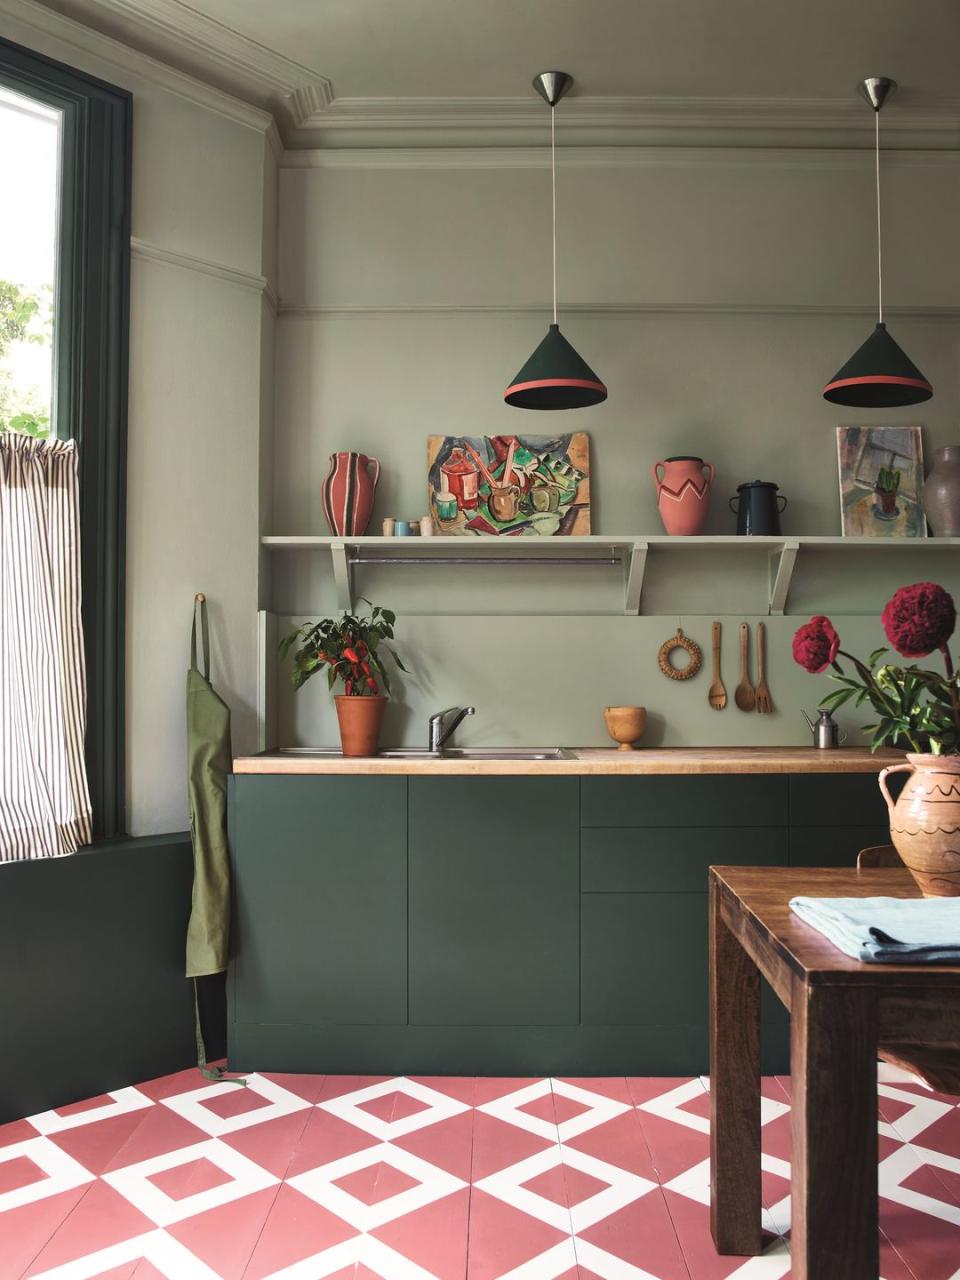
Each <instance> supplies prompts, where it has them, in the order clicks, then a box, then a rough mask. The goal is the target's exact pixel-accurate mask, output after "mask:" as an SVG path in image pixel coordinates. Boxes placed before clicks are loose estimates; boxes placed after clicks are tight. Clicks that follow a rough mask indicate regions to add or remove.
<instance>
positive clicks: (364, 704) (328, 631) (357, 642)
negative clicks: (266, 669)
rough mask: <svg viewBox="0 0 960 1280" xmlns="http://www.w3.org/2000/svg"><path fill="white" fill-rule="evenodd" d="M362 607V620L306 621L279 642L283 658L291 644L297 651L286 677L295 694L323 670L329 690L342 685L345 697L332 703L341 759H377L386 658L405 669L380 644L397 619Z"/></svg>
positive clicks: (387, 689)
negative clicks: (337, 729)
mask: <svg viewBox="0 0 960 1280" xmlns="http://www.w3.org/2000/svg"><path fill="white" fill-rule="evenodd" d="M363 603H364V604H365V605H368V606H369V613H367V614H366V615H365V616H363V617H361V616H358V615H354V614H352V613H344V614H343V615H342V617H339V618H322V619H321V620H320V621H319V622H307V623H304V625H303V626H302V627H298V628H297V630H296V631H291V633H290V634H289V635H288V636H284V638H283V640H281V642H280V657H281V658H285V657H286V656H287V654H288V653H289V651H290V649H291V648H292V647H293V646H294V645H295V644H298V643H299V646H300V647H299V648H298V649H297V651H296V653H295V654H294V657H293V671H292V672H291V676H290V678H291V681H292V682H293V687H294V688H295V689H299V688H301V687H302V686H303V685H305V684H306V682H307V681H308V680H309V679H310V678H311V677H312V676H315V675H316V674H317V672H318V671H322V670H324V669H325V670H326V673H327V686H328V688H330V689H332V688H333V687H334V685H335V684H336V683H337V681H338V680H340V681H342V682H343V693H339V694H337V695H336V697H335V698H334V702H335V703H336V707H337V720H338V722H339V725H340V745H341V748H342V750H343V754H344V755H345V756H372V755H375V754H376V751H377V743H378V741H379V738H380V726H381V725H382V723H383V713H384V710H385V709H386V705H387V697H386V695H387V694H388V693H389V692H390V678H389V676H388V675H387V669H386V667H385V665H384V661H383V659H384V656H385V655H389V657H390V658H391V660H392V661H393V662H395V663H396V664H397V666H398V667H399V668H400V670H401V671H406V669H407V668H406V667H405V666H404V665H403V663H402V662H401V661H400V658H399V657H398V656H397V654H396V653H394V651H393V650H392V649H391V648H390V647H389V646H388V645H386V644H384V641H385V640H392V639H393V624H394V623H395V622H396V614H395V613H393V612H392V611H391V610H390V609H381V607H380V606H379V605H374V604H371V603H370V601H369V600H364V602H363ZM381 690H382V692H381Z"/></svg>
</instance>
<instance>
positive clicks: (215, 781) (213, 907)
mask: <svg viewBox="0 0 960 1280" xmlns="http://www.w3.org/2000/svg"><path fill="white" fill-rule="evenodd" d="M198 601H199V604H200V633H201V638H202V644H203V670H202V671H200V670H198V668H197V602H198ZM232 765H233V759H232V753H231V750H230V708H229V707H228V706H227V704H226V703H225V702H224V701H223V699H222V698H220V697H219V696H218V695H217V694H216V693H215V692H214V690H213V687H212V685H211V684H210V638H209V635H208V633H207V602H206V600H205V599H204V598H203V596H202V595H201V596H198V597H197V600H195V601H194V606H193V630H192V632H191V636H190V670H189V671H188V672H187V790H188V795H189V803H190V834H191V837H192V839H193V907H192V910H191V912H190V924H189V925H188V927H187V977H188V978H201V977H204V976H205V975H207V974H211V973H222V972H223V971H224V970H225V969H226V967H227V952H228V945H229V939H230V859H229V855H228V852H227V775H228V774H229V773H230V770H231V768H232Z"/></svg>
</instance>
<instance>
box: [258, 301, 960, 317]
mask: <svg viewBox="0 0 960 1280" xmlns="http://www.w3.org/2000/svg"><path fill="white" fill-rule="evenodd" d="M876 310H877V306H876V303H875V302H873V303H863V304H862V305H857V304H846V303H844V304H835V303H818V304H813V303H792V302H581V303H567V304H565V305H564V307H563V308H562V311H563V314H564V315H720V316H726V315H729V316H779V315H783V316H873V315H876ZM549 312H550V307H549V304H548V303H547V302H542V303H540V304H539V305H536V304H533V303H478V304H475V305H471V304H469V303H466V304H463V303H417V302H411V303H403V304H400V303H370V304H366V303H359V304H354V305H347V304H344V305H323V306H305V305H299V304H296V303H290V302H284V301H283V300H282V299H281V300H280V304H279V307H278V315H279V316H280V318H281V319H290V320H324V319H340V318H347V319H349V318H350V317H355V316H360V317H362V316H394V315H396V316H404V315H442V316H476V315H518V316H519V315H522V316H526V315H535V316H543V317H548V316H549ZM884 312H885V314H887V315H891V316H903V317H905V318H914V319H921V320H957V319H960V304H958V305H957V306H949V307H946V306H911V305H906V306H890V305H889V304H888V303H885V304H884Z"/></svg>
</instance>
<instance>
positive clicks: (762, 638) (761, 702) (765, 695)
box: [757, 622, 773, 712]
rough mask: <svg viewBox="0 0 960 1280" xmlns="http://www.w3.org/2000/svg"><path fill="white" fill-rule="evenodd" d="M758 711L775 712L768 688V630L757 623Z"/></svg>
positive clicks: (762, 624)
mask: <svg viewBox="0 0 960 1280" xmlns="http://www.w3.org/2000/svg"><path fill="white" fill-rule="evenodd" d="M757 710H758V711H764V712H769V711H772V710H773V699H772V698H771V697H770V690H769V689H768V688H767V628H766V626H765V625H764V623H762V622H758V623H757Z"/></svg>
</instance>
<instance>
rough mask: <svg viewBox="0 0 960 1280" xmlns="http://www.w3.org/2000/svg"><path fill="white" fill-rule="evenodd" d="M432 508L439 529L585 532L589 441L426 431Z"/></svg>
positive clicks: (478, 533) (575, 435)
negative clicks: (441, 433) (465, 434)
mask: <svg viewBox="0 0 960 1280" xmlns="http://www.w3.org/2000/svg"><path fill="white" fill-rule="evenodd" d="M427 466H428V474H429V485H430V509H431V513H432V515H433V518H434V521H435V523H436V531H437V533H438V534H440V535H445V536H447V537H449V536H452V535H453V536H456V535H462V536H464V537H510V538H512V537H540V538H551V537H555V536H557V535H560V536H564V535H566V536H570V535H573V534H578V535H579V534H588V533H589V532H590V440H589V436H588V435H587V433H586V432H585V431H574V432H570V433H568V434H567V435H559V436H526V435H522V436H521V435H515V436H429V437H428V439H427Z"/></svg>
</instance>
